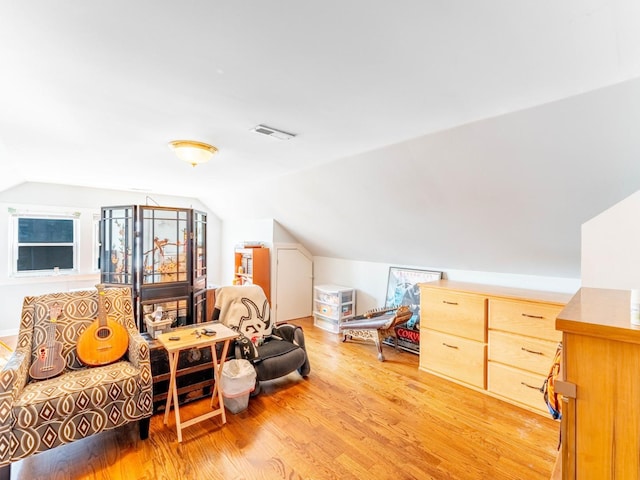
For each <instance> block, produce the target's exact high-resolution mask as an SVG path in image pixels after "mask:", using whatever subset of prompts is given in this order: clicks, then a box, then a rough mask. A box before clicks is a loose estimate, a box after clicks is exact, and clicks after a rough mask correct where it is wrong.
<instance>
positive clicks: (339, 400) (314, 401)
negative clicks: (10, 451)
mask: <svg viewBox="0 0 640 480" xmlns="http://www.w3.org/2000/svg"><path fill="white" fill-rule="evenodd" d="M295 323H299V324H300V325H302V326H303V328H304V330H305V336H306V341H307V349H308V351H309V355H310V360H311V375H310V376H309V377H308V379H302V378H301V377H300V376H299V375H298V374H297V373H294V374H291V375H289V376H287V377H284V378H283V379H279V380H277V381H273V382H269V383H268V384H263V391H262V393H261V394H260V395H259V396H257V397H255V398H251V399H250V402H249V408H248V409H247V410H245V411H244V412H241V413H239V414H236V415H233V414H230V413H229V414H228V415H227V423H226V424H225V425H222V426H221V425H220V420H219V419H212V420H208V421H205V422H202V423H199V424H196V425H194V426H191V427H189V428H187V429H185V430H184V431H183V442H182V443H181V444H179V443H178V442H177V438H176V432H175V426H174V421H173V415H172V416H171V419H170V423H169V426H165V425H163V423H162V420H163V418H162V415H160V414H158V415H155V416H154V417H153V418H152V419H151V431H150V436H149V439H148V440H146V441H141V440H140V439H139V437H138V430H137V426H126V427H123V428H121V429H119V430H116V431H111V432H104V433H102V434H100V435H97V436H94V437H92V438H88V439H85V440H82V441H79V442H75V443H72V444H69V445H65V446H62V447H59V448H57V449H54V450H51V451H49V452H45V453H42V454H39V455H35V456H33V457H30V458H27V459H25V460H22V461H20V462H16V463H14V464H13V467H12V472H11V473H12V476H11V478H12V479H14V480H15V479H20V480H36V479H47V480H49V479H100V480H107V479H127V480H129V479H149V480H151V479H167V480H169V479H171V480H173V479H198V480H200V479H237V480H240V479H248V480H252V479H266V480H271V479H288V480H297V479H336V480H345V479H376V480H379V479H471V480H472V479H492V480H501V479H513V480H522V479H527V480H536V479H549V477H550V476H551V471H552V468H553V464H554V460H555V457H556V447H557V443H558V432H559V424H558V423H557V422H555V421H553V420H551V419H550V418H547V417H545V416H540V415H536V414H533V413H530V412H527V411H525V410H522V409H519V408H517V407H514V406H511V405H509V404H506V403H504V402H501V401H499V400H497V399H495V398H492V397H489V396H487V395H483V394H481V393H477V392H474V391H471V390H469V389H466V388H464V387H461V386H459V385H456V384H454V383H451V382H448V381H446V380H443V379H440V378H438V377H434V376H432V375H429V374H427V373H424V372H421V371H419V370H418V356H417V355H414V354H411V353H408V352H404V351H397V352H396V351H394V350H393V349H392V348H391V347H384V348H385V355H386V358H387V361H386V362H379V361H378V360H377V358H376V351H375V347H374V345H373V344H372V343H362V342H357V341H353V342H346V343H343V342H342V341H341V337H339V336H338V335H335V334H331V333H328V332H325V331H323V330H320V329H317V328H315V327H314V326H313V322H312V320H311V319H301V320H299V321H297V322H295ZM208 408H209V400H208V399H204V400H198V401H195V402H192V403H190V404H188V405H186V406H184V407H182V408H181V409H180V412H181V414H182V418H183V419H188V418H191V416H193V415H195V414H198V413H201V412H204V411H207V410H208Z"/></svg>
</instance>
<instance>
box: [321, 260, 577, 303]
mask: <svg viewBox="0 0 640 480" xmlns="http://www.w3.org/2000/svg"><path fill="white" fill-rule="evenodd" d="M313 261H314V278H313V283H314V285H323V284H335V285H343V286H346V287H352V288H356V289H357V293H356V311H357V313H358V314H360V313H364V312H366V311H367V310H371V309H373V308H379V307H382V306H384V302H385V298H386V291H387V279H388V276H389V267H392V266H393V267H404V268H416V269H419V270H436V271H441V272H443V278H447V279H449V280H456V281H461V282H472V283H483V284H488V285H501V286H506V287H515V288H527V289H533V290H543V291H553V292H565V293H575V292H576V291H577V290H578V289H579V288H580V279H579V278H559V277H543V276H533V275H514V274H503V273H495V272H474V271H465V270H452V269H447V268H442V267H429V266H417V265H395V264H394V265H390V264H387V263H375V262H360V261H351V260H344V259H338V258H328V257H314V259H313Z"/></svg>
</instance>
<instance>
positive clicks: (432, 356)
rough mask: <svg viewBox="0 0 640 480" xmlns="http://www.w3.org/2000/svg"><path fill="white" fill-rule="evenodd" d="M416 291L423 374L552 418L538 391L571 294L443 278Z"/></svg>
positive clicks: (556, 342)
mask: <svg viewBox="0 0 640 480" xmlns="http://www.w3.org/2000/svg"><path fill="white" fill-rule="evenodd" d="M420 288H421V291H420V302H421V307H420V312H421V314H420V317H421V319H420V368H421V369H422V370H424V371H427V372H430V373H433V374H436V375H439V376H442V377H445V378H447V379H449V380H452V381H454V382H457V383H460V384H463V385H466V386H468V387H470V388H473V389H476V390H479V391H483V392H485V393H487V394H489V395H493V396H495V397H498V398H501V399H502V400H505V401H508V402H510V403H513V404H515V405H518V406H520V407H523V408H526V409H528V410H531V411H534V412H536V413H541V414H547V415H548V414H549V413H548V410H547V407H546V404H545V403H544V398H543V396H542V393H541V392H540V387H541V386H542V384H543V382H544V379H545V378H546V376H547V374H548V373H549V369H550V368H551V365H552V363H553V357H554V355H555V352H556V349H557V346H558V342H559V341H560V339H561V332H559V331H556V329H555V321H556V316H557V315H558V313H560V311H561V310H562V308H563V307H564V306H565V305H566V303H567V302H568V301H569V300H570V298H571V295H569V294H565V293H555V292H542V291H535V290H525V289H516V288H507V287H498V286H492V285H482V284H475V283H462V282H453V281H448V280H440V281H437V282H429V283H424V284H421V286H420Z"/></svg>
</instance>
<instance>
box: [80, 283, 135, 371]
mask: <svg viewBox="0 0 640 480" xmlns="http://www.w3.org/2000/svg"><path fill="white" fill-rule="evenodd" d="M96 288H97V289H98V318H96V319H95V321H94V322H93V323H92V324H91V325H89V326H88V327H87V329H86V330H85V331H84V332H82V333H81V334H80V337H78V345H77V352H78V358H79V359H80V361H81V362H82V363H84V364H85V365H88V366H90V367H97V366H100V365H108V364H109V363H113V362H115V361H117V360H120V358H121V357H122V356H123V355H124V354H125V352H126V351H127V348H128V347H129V334H128V333H127V329H126V328H124V327H123V326H122V325H120V324H119V323H118V322H117V321H115V320H113V319H112V318H107V315H106V311H105V308H104V297H105V292H104V285H96Z"/></svg>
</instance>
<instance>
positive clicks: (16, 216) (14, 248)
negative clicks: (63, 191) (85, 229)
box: [9, 212, 80, 277]
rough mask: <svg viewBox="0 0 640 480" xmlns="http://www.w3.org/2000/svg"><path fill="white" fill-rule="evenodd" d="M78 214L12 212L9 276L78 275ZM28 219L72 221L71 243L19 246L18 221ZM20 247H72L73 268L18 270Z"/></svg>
mask: <svg viewBox="0 0 640 480" xmlns="http://www.w3.org/2000/svg"><path fill="white" fill-rule="evenodd" d="M79 216H80V214H79V213H69V214H64V213H63V214H59V213H32V212H29V213H25V212H14V213H13V215H12V218H11V227H12V228H11V229H10V231H11V239H10V244H11V267H10V268H11V270H10V272H9V273H10V275H11V276H13V277H43V276H56V275H68V274H75V273H78V270H79V268H78V266H79V258H78V257H79V251H80V225H79ZM23 218H30V219H42V220H72V221H73V242H64V243H62V242H61V243H47V244H37V243H29V244H21V243H19V242H18V239H19V238H18V236H19V228H18V224H19V222H20V219H23ZM21 245H29V246H36V247H37V246H39V245H41V246H45V245H46V246H54V245H61V246H72V247H73V255H72V258H73V267H72V268H60V269H57V268H52V269H46V270H25V271H19V270H18V249H19V247H20V246H21Z"/></svg>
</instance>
